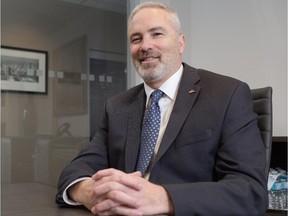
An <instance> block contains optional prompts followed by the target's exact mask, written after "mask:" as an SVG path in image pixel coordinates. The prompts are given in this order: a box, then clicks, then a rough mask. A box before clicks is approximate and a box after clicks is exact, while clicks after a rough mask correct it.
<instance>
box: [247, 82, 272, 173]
mask: <svg viewBox="0 0 288 216" xmlns="http://www.w3.org/2000/svg"><path fill="white" fill-rule="evenodd" d="M251 94H252V98H253V103H254V112H255V113H256V114H257V115H258V117H257V119H258V127H259V129H260V132H261V137H262V140H263V143H264V146H265V150H266V168H265V173H266V176H267V179H268V175H269V169H270V159H271V150H272V87H270V86H268V87H264V88H258V89H251Z"/></svg>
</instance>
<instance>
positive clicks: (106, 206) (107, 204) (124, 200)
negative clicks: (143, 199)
mask: <svg viewBox="0 0 288 216" xmlns="http://www.w3.org/2000/svg"><path fill="white" fill-rule="evenodd" d="M117 206H127V208H131V209H137V208H138V207H139V206H140V203H139V202H138V201H137V200H136V199H135V198H133V197H131V196H129V195H127V194H126V193H124V192H122V191H112V192H109V193H108V194H107V199H105V200H103V201H102V202H99V203H97V204H96V205H94V206H93V208H92V209H91V210H92V211H93V212H96V213H97V212H104V211H109V210H110V209H112V208H115V207H117Z"/></svg>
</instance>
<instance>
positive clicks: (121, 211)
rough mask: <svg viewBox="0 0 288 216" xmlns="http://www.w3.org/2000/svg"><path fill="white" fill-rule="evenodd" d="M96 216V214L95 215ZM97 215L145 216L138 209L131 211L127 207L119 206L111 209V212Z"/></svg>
mask: <svg viewBox="0 0 288 216" xmlns="http://www.w3.org/2000/svg"><path fill="white" fill-rule="evenodd" d="M94 214H96V213H94ZM97 215H99V216H105V215H133V216H138V215H143V214H142V213H141V212H140V211H138V210H137V209H131V208H128V207H126V206H117V207H115V208H112V209H110V210H109V211H104V212H97Z"/></svg>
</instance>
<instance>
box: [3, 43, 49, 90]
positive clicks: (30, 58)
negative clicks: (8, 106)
mask: <svg viewBox="0 0 288 216" xmlns="http://www.w3.org/2000/svg"><path fill="white" fill-rule="evenodd" d="M47 60H48V53H47V52H46V51H40V50H32V49H23V48H16V47H8V46H1V91H15V92H26V93H39V94H47Z"/></svg>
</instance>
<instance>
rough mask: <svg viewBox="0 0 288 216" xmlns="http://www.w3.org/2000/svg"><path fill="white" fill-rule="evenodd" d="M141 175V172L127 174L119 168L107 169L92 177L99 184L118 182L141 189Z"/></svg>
mask: <svg viewBox="0 0 288 216" xmlns="http://www.w3.org/2000/svg"><path fill="white" fill-rule="evenodd" d="M140 176H141V174H140ZM140 176H139V172H134V173H131V174H126V173H124V172H122V171H119V170H115V169H106V170H101V171H99V172H97V173H96V174H95V175H93V176H92V178H93V180H94V181H95V182H96V184H97V185H101V184H105V183H106V182H117V183H119V184H122V185H125V186H126V187H129V188H132V189H134V190H137V191H139V190H141V189H142V184H141V183H140V181H139V178H140Z"/></svg>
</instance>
